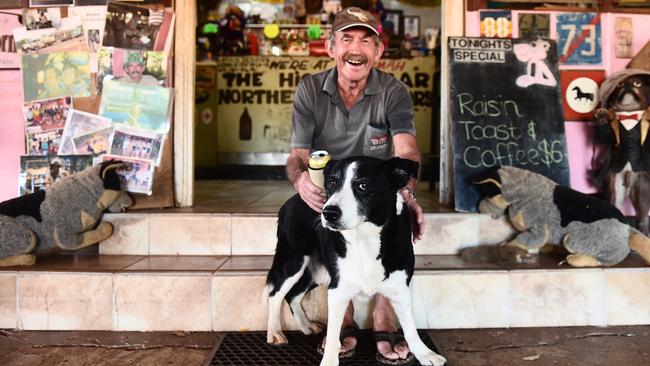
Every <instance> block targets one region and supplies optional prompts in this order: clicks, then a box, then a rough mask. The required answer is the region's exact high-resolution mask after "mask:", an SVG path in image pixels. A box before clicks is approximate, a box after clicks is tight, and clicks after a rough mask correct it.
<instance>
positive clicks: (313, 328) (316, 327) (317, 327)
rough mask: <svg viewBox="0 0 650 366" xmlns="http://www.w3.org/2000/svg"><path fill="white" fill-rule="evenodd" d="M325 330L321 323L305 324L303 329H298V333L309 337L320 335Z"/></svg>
mask: <svg viewBox="0 0 650 366" xmlns="http://www.w3.org/2000/svg"><path fill="white" fill-rule="evenodd" d="M324 330H325V326H324V325H323V324H321V323H318V322H309V323H308V324H305V326H304V327H302V326H301V327H300V331H301V332H303V333H304V334H305V335H311V334H320V333H322V332H323V331H324Z"/></svg>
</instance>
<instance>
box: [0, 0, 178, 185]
mask: <svg viewBox="0 0 650 366" xmlns="http://www.w3.org/2000/svg"><path fill="white" fill-rule="evenodd" d="M8 14H10V15H11V16H13V14H15V15H16V16H14V17H15V18H16V19H17V20H18V21H17V22H16V23H12V24H13V28H11V29H10V30H4V32H5V33H10V34H11V35H12V36H13V40H14V42H15V46H14V52H15V54H17V56H18V57H19V59H18V60H19V61H18V65H17V66H19V67H20V69H21V71H22V75H23V96H24V101H23V117H24V126H25V154H26V155H24V156H23V157H22V159H21V173H20V174H21V175H20V194H21V195H22V194H27V193H33V192H36V191H38V190H40V189H47V187H48V186H49V185H50V184H52V183H53V182H54V181H56V180H57V179H59V178H63V177H66V176H69V175H71V174H74V173H75V172H77V171H79V170H80V169H81V168H85V167H88V166H91V165H94V164H99V163H101V162H102V161H105V160H120V161H123V162H124V167H123V168H121V169H120V170H119V171H118V174H119V175H120V176H121V182H122V184H123V187H122V188H123V189H124V190H126V191H129V192H132V193H143V194H151V193H152V185H153V180H154V170H155V167H157V166H159V165H160V163H161V156H162V151H163V147H164V144H165V142H166V140H167V136H168V133H169V130H170V127H171V111H172V104H173V95H174V93H173V90H172V89H171V88H170V86H171V85H170V77H169V75H168V70H169V69H170V66H169V63H170V57H169V55H170V51H171V41H172V39H173V29H174V21H175V16H174V12H173V11H172V9H171V8H166V7H165V6H164V4H163V2H162V0H161V1H160V2H159V3H156V2H155V1H146V2H128V3H127V2H113V1H92V0H77V1H67V0H31V1H30V2H29V7H28V8H23V9H14V10H12V11H11V12H10V13H8ZM78 98H95V99H96V100H97V101H98V103H94V104H93V105H94V108H95V109H94V110H88V108H89V107H87V106H88V105H89V103H88V102H81V103H80V104H79V105H76V103H75V100H76V99H78ZM84 100H87V99H84ZM48 182H49V183H48Z"/></svg>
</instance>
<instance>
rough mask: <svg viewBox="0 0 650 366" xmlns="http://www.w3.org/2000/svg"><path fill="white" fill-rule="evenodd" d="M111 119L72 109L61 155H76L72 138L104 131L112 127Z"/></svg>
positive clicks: (62, 140)
mask: <svg viewBox="0 0 650 366" xmlns="http://www.w3.org/2000/svg"><path fill="white" fill-rule="evenodd" d="M112 124H113V123H112V121H111V119H110V118H106V117H102V116H99V115H97V114H92V113H87V112H82V111H78V110H76V109H70V111H69V112H68V119H67V121H66V124H65V128H64V129H63V136H62V137H61V146H60V148H59V154H61V155H72V154H76V151H75V148H74V142H73V141H72V138H73V137H75V136H79V135H85V134H87V133H90V132H92V131H97V130H101V129H104V128H106V127H110V126H112Z"/></svg>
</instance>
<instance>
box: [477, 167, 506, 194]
mask: <svg viewBox="0 0 650 366" xmlns="http://www.w3.org/2000/svg"><path fill="white" fill-rule="evenodd" d="M470 181H471V183H472V184H473V185H474V187H475V188H476V189H477V190H478V191H479V193H480V194H481V195H482V196H483V197H494V196H496V195H498V194H501V177H500V176H499V167H494V168H490V169H488V170H486V171H483V172H481V173H478V174H476V175H474V176H472V177H471V178H470Z"/></svg>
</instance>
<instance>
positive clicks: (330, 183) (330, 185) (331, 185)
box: [325, 178, 336, 188]
mask: <svg viewBox="0 0 650 366" xmlns="http://www.w3.org/2000/svg"><path fill="white" fill-rule="evenodd" d="M335 185H336V179H335V178H330V179H328V180H327V182H325V186H326V187H327V188H334V186H335Z"/></svg>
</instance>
